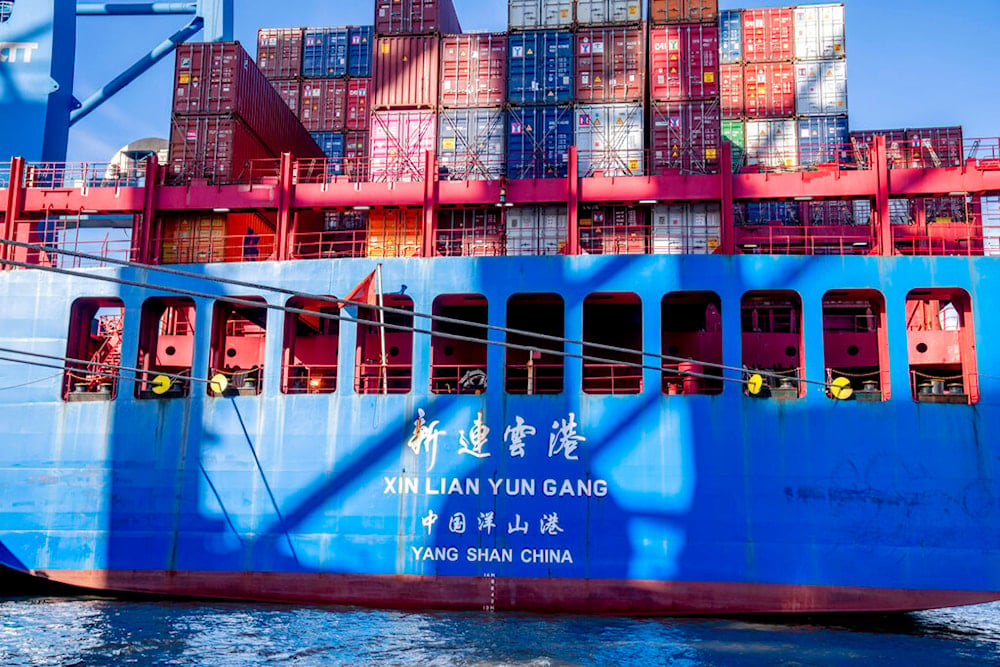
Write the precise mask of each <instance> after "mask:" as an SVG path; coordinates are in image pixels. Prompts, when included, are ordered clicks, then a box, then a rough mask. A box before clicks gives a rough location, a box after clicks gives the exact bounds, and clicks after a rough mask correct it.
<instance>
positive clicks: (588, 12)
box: [576, 0, 642, 26]
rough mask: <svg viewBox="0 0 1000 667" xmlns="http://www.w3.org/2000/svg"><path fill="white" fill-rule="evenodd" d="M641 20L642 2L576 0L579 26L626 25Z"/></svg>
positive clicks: (635, 0)
mask: <svg viewBox="0 0 1000 667" xmlns="http://www.w3.org/2000/svg"><path fill="white" fill-rule="evenodd" d="M641 20H642V4H641V0H576V23H577V25H579V26H598V25H626V24H629V23H638V22H640V21H641Z"/></svg>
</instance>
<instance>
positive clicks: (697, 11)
mask: <svg viewBox="0 0 1000 667" xmlns="http://www.w3.org/2000/svg"><path fill="white" fill-rule="evenodd" d="M718 17H719V0H650V3H649V20H650V21H651V22H652V23H685V22H691V23H714V22H715V20H716V19H717V18H718Z"/></svg>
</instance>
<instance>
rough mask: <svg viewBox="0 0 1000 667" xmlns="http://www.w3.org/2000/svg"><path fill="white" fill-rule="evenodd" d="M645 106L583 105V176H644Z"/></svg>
mask: <svg viewBox="0 0 1000 667" xmlns="http://www.w3.org/2000/svg"><path fill="white" fill-rule="evenodd" d="M643 129H644V109H643V105H641V104H627V103H621V104H580V105H577V107H576V146H577V150H578V158H579V165H580V176H591V175H593V174H595V173H599V172H600V173H603V174H604V175H605V176H641V175H642V174H643V173H644V171H643V152H644V147H645V134H644V132H643Z"/></svg>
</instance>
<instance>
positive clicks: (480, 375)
mask: <svg viewBox="0 0 1000 667" xmlns="http://www.w3.org/2000/svg"><path fill="white" fill-rule="evenodd" d="M484 391H486V364H432V365H431V393H434V394H481V393H483V392H484Z"/></svg>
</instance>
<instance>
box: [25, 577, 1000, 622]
mask: <svg viewBox="0 0 1000 667" xmlns="http://www.w3.org/2000/svg"><path fill="white" fill-rule="evenodd" d="M32 574H34V575H35V576H38V577H41V578H44V579H48V580H50V581H56V582H59V583H64V584H69V585H72V586H79V587H82V588H91V589H96V590H102V591H115V592H130V593H147V594H154V595H170V596H182V597H200V598H219V599H228V600H254V601H259V602H285V603H300V604H344V605H361V606H368V607H385V608H409V609H414V608H426V609H480V610H496V611H515V610H516V611H538V612H566V613H577V612H579V613H599V614H663V615H681V614H747V613H807V612H810V613H820V612H886V611H916V610H920V609H934V608H939V607H955V606H961V605H969V604H981V603H984V602H992V601H995V600H1000V592H982V591H946V590H907V589H893V588H862V587H856V586H807V585H788V584H749V583H712V582H678V581H643V580H628V581H626V580H611V579H597V580H595V579H589V580H586V579H495V578H491V577H426V576H395V575H390V576H376V575H347V574H309V573H275V572H256V573H252V574H248V573H239V572H154V571H136V570H119V571H110V572H109V571H101V570H54V571H44V572H42V571H39V572H34V573H32Z"/></svg>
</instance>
